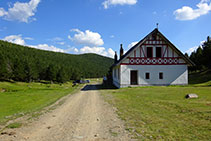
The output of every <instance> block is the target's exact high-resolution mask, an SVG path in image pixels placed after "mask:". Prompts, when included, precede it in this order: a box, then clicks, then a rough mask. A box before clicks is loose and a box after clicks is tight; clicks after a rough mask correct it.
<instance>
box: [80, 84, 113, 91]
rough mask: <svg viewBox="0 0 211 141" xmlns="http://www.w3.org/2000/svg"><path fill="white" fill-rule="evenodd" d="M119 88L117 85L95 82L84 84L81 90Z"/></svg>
mask: <svg viewBox="0 0 211 141" xmlns="http://www.w3.org/2000/svg"><path fill="white" fill-rule="evenodd" d="M111 89H117V88H116V87H115V86H113V85H111V84H93V85H91V84H90V85H86V86H84V87H83V88H82V89H81V91H93V90H111Z"/></svg>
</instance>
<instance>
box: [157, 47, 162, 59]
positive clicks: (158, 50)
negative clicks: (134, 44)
mask: <svg viewBox="0 0 211 141" xmlns="http://www.w3.org/2000/svg"><path fill="white" fill-rule="evenodd" d="M156 57H158V58H160V57H161V47H156Z"/></svg>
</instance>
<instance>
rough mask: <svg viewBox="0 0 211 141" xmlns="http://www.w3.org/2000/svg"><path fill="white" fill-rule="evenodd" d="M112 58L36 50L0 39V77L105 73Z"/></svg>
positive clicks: (20, 78)
mask: <svg viewBox="0 0 211 141" xmlns="http://www.w3.org/2000/svg"><path fill="white" fill-rule="evenodd" d="M112 63H113V59H111V58H108V57H103V56H100V55H97V54H82V55H72V54H65V53H56V52H50V51H44V50H38V49H34V48H30V47H24V46H20V45H16V44H12V43H8V42H5V41H1V40H0V79H1V80H15V81H25V82H31V81H39V80H47V81H55V82H65V81H68V80H75V79H80V78H94V77H102V76H103V75H106V74H107V72H108V70H109V67H110V66H111V65H112Z"/></svg>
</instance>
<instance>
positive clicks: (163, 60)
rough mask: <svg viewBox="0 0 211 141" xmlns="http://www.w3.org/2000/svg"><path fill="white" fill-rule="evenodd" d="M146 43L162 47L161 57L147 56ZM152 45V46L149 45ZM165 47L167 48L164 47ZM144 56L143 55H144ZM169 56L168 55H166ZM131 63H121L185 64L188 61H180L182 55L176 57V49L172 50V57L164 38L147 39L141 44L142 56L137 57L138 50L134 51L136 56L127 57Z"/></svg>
mask: <svg viewBox="0 0 211 141" xmlns="http://www.w3.org/2000/svg"><path fill="white" fill-rule="evenodd" d="M146 45H153V46H155V47H156V46H158V47H160V46H161V45H162V47H161V57H150V58H149V57H147V47H146ZM149 47H150V46H149ZM163 47H165V48H163ZM142 56H143V57H142ZM165 56H167V57H165ZM127 58H128V59H129V63H121V65H184V64H186V63H180V59H182V57H174V51H173V50H172V57H169V45H168V44H166V43H165V42H164V41H163V40H147V41H146V42H145V43H144V44H142V45H141V46H140V57H137V54H136V50H135V51H134V57H127Z"/></svg>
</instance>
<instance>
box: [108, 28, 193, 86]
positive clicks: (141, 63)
mask: <svg viewBox="0 0 211 141" xmlns="http://www.w3.org/2000/svg"><path fill="white" fill-rule="evenodd" d="M192 65H194V64H193V62H192V61H191V60H189V58H188V57H186V56H185V55H183V53H181V52H180V51H179V50H178V49H177V48H176V47H175V46H174V45H173V44H172V43H171V42H170V41H169V40H168V39H167V38H166V37H165V36H164V35H163V34H162V33H161V32H159V31H158V29H157V28H156V29H154V30H153V31H152V32H151V33H150V34H148V35H147V36H146V37H145V38H144V39H142V40H141V41H139V42H138V43H137V44H136V45H134V46H133V47H132V48H130V50H129V51H128V52H126V53H125V54H123V48H122V45H121V49H120V59H119V60H117V55H116V53H115V63H114V65H113V66H112V77H113V84H114V85H115V86H117V87H118V88H121V87H128V86H134V85H135V86H149V85H186V84H188V66H192Z"/></svg>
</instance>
